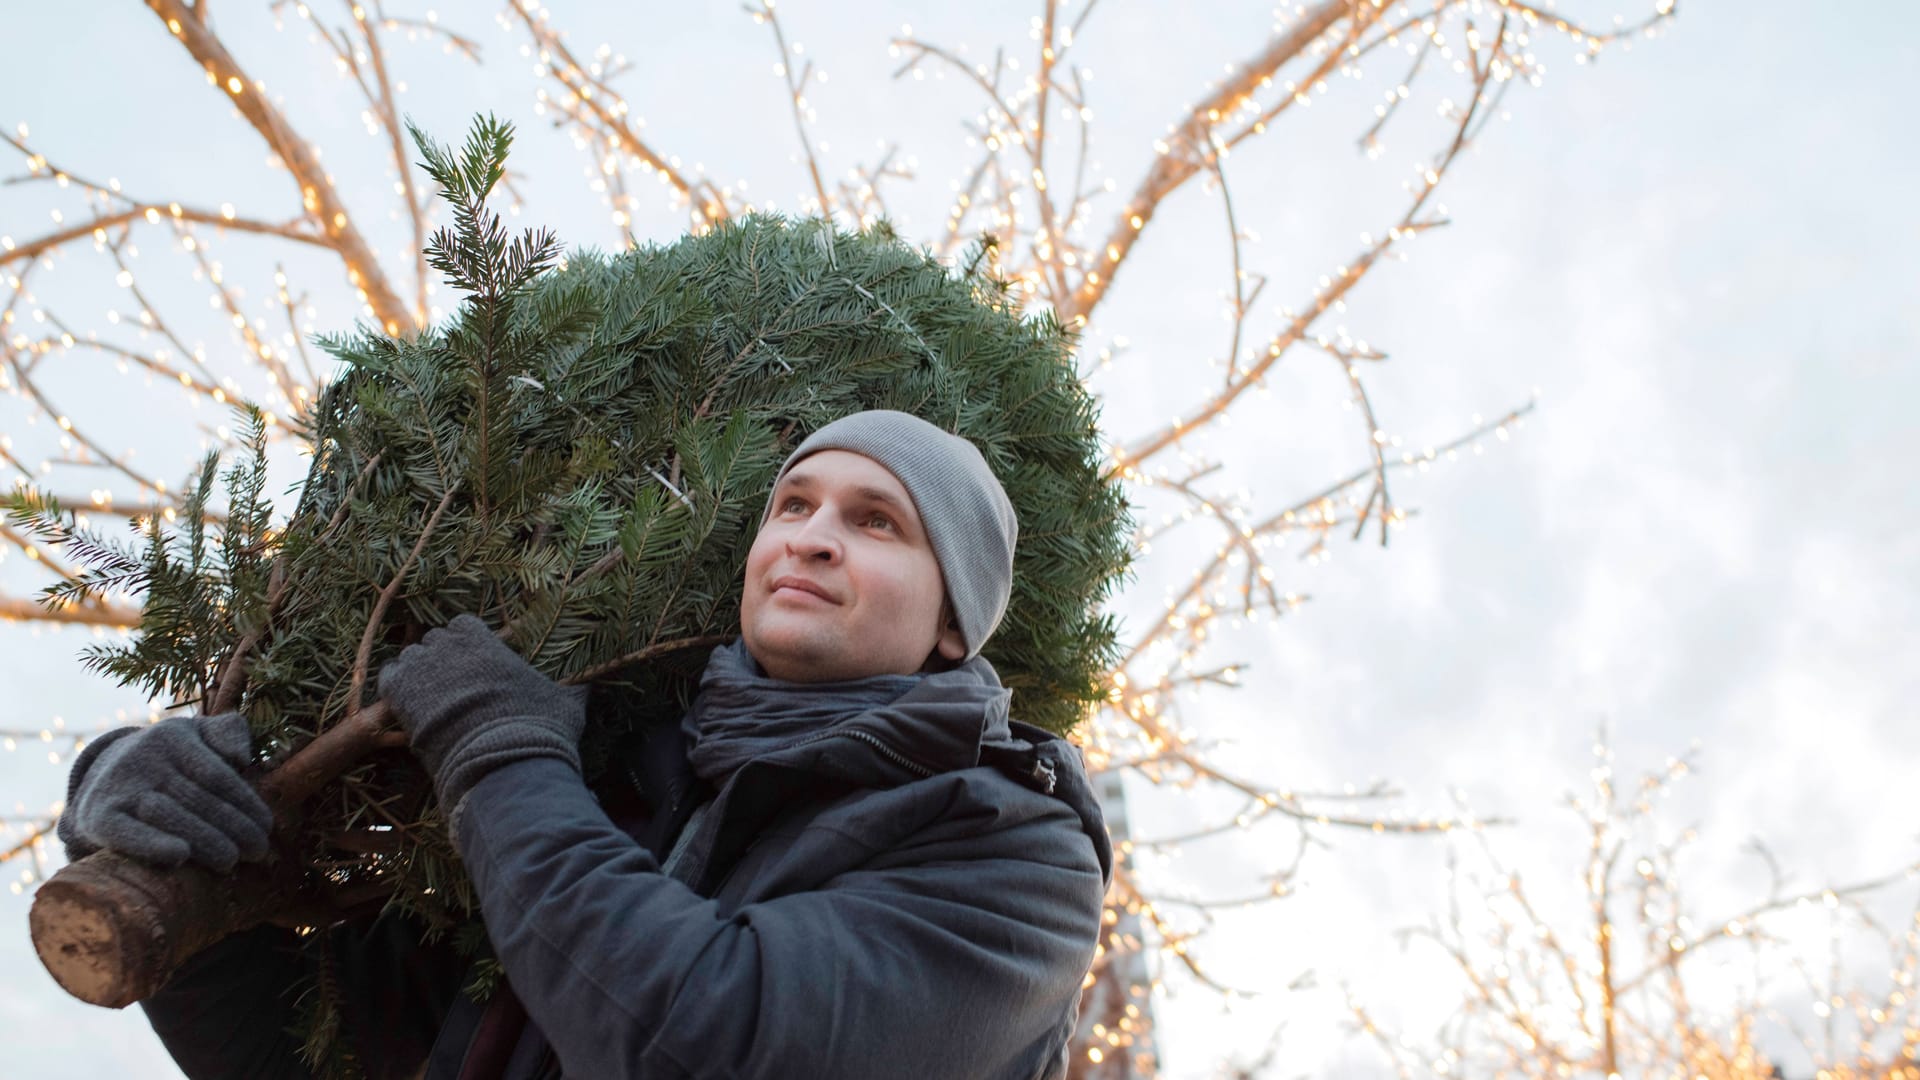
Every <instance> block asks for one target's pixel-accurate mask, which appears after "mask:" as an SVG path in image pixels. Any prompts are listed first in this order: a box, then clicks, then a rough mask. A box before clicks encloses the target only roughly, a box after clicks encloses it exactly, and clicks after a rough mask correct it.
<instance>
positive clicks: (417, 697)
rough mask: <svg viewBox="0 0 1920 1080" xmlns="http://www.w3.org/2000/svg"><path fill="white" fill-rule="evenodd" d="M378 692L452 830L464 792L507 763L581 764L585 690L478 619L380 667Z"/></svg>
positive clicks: (465, 618) (458, 623)
mask: <svg viewBox="0 0 1920 1080" xmlns="http://www.w3.org/2000/svg"><path fill="white" fill-rule="evenodd" d="M380 696H381V697H383V698H385V699H386V701H387V704H388V705H390V706H392V708H393V712H394V715H395V716H397V717H398V718H399V720H400V726H401V727H403V728H405V729H406V732H407V737H408V739H410V740H411V741H412V743H413V752H414V755H415V756H416V757H418V758H419V759H420V761H421V763H422V764H424V765H425V766H426V767H427V772H428V773H430V774H431V775H432V776H433V785H434V790H435V791H437V792H438V793H439V796H440V807H441V809H442V810H443V811H445V812H446V814H447V822H448V827H449V828H452V827H453V825H454V822H455V821H456V819H457V817H458V814H459V811H460V803H461V800H463V799H464V798H465V797H466V794H467V792H468V791H470V790H472V788H473V786H474V785H475V784H477V783H479V782H480V778H481V777H483V776H485V775H486V774H487V773H489V772H492V771H493V770H494V769H497V768H499V767H501V766H502V765H507V764H511V763H512V762H515V761H521V760H523V759H526V758H535V757H551V758H559V759H560V760H562V761H565V762H566V763H567V764H569V765H571V766H573V768H574V770H575V771H578V770H579V768H580V749H579V745H580V733H581V732H582V731H583V730H585V729H586V724H587V714H586V698H587V691H586V689H585V688H584V687H570V686H561V685H559V684H558V683H556V682H554V681H553V680H552V679H549V678H547V677H546V676H545V675H542V674H540V672H538V671H536V670H534V668H533V666H532V665H530V664H528V663H527V662H526V661H525V660H522V659H520V657H519V655H518V654H516V653H515V652H514V651H513V650H512V649H510V648H508V647H507V646H506V645H505V644H504V643H502V642H501V641H500V639H499V638H497V637H495V636H494V633H493V631H492V630H489V629H488V628H487V624H486V623H484V622H481V621H480V620H479V619H477V618H475V617H474V616H472V615H460V616H457V617H456V618H455V619H454V620H453V621H452V622H450V623H448V624H447V625H446V626H444V627H441V628H439V629H437V630H429V631H427V636H426V637H425V638H423V639H421V641H420V643H419V644H417V645H410V646H408V647H407V648H406V650H405V651H403V652H402V653H401V654H400V655H399V656H398V657H396V658H394V659H393V661H391V662H390V663H388V664H387V665H386V666H385V667H383V668H381V669H380Z"/></svg>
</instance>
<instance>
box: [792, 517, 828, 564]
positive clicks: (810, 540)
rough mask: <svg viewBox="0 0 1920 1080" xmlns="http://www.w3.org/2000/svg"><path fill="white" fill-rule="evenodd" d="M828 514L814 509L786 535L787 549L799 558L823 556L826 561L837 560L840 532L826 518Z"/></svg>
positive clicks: (818, 557)
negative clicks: (798, 525)
mask: <svg viewBox="0 0 1920 1080" xmlns="http://www.w3.org/2000/svg"><path fill="white" fill-rule="evenodd" d="M829 517H830V515H828V514H823V513H821V512H819V511H817V510H816V511H815V512H814V513H812V514H811V515H809V516H808V517H807V520H806V521H804V522H802V523H801V524H800V527H799V528H797V529H795V530H794V531H793V532H791V533H789V534H788V535H787V550H788V551H790V552H792V553H793V554H794V555H796V556H798V557H800V558H815V559H820V558H824V559H826V560H827V561H828V562H838V561H839V559H840V553H841V542H840V534H839V531H838V530H837V529H835V528H834V526H833V523H832V522H831V521H829V520H828V518H829Z"/></svg>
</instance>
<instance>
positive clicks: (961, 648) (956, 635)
mask: <svg viewBox="0 0 1920 1080" xmlns="http://www.w3.org/2000/svg"><path fill="white" fill-rule="evenodd" d="M933 651H934V652H936V653H939V654H940V655H941V657H943V658H945V659H946V660H949V661H956V662H957V661H959V660H960V659H961V658H962V657H965V656H966V655H967V639H966V637H965V636H963V635H962V634H961V633H960V624H959V623H958V622H956V621H955V620H953V619H948V620H947V625H946V627H945V628H944V629H942V630H941V631H940V638H939V640H938V641H935V642H934V643H933Z"/></svg>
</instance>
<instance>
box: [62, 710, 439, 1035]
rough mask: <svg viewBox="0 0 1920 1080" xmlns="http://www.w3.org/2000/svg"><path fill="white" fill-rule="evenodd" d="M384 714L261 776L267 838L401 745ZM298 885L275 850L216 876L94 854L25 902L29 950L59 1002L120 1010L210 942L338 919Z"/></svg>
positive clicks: (338, 728) (362, 714)
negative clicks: (270, 856)
mask: <svg viewBox="0 0 1920 1080" xmlns="http://www.w3.org/2000/svg"><path fill="white" fill-rule="evenodd" d="M386 718H387V709H386V706H385V705H384V704H376V705H374V706H372V707H370V708H366V709H362V710H360V711H359V712H357V713H355V714H353V715H351V716H349V717H347V718H346V719H345V720H342V721H341V722H340V723H338V724H336V725H334V726H333V727H331V728H329V729H327V730H326V731H325V732H323V733H321V734H320V735H319V736H317V737H315V738H314V740H313V741H312V742H310V743H308V744H307V745H306V746H305V747H304V748H302V749H301V750H300V751H299V752H298V753H296V754H294V755H292V756H291V757H289V758H288V759H287V760H286V761H285V762H283V763H281V765H280V767H279V768H277V769H275V770H274V771H272V772H271V773H268V774H266V775H265V776H264V777H262V778H261V780H260V782H259V791H260V795H261V797H262V798H263V799H265V800H266V802H267V805H268V806H269V807H271V808H272V809H273V816H274V823H275V830H276V833H277V834H280V835H284V834H285V833H286V832H287V831H289V830H288V826H289V825H290V824H292V821H293V818H294V817H295V815H296V813H297V811H298V808H299V806H300V804H301V803H302V802H304V801H305V800H306V799H307V797H308V796H310V795H312V794H313V793H314V792H315V791H317V790H318V789H319V788H320V787H321V786H322V785H324V784H326V783H327V782H328V781H329V780H332V779H333V778H335V777H337V776H339V775H340V774H341V773H343V772H345V771H346V770H347V769H349V768H351V767H352V766H353V765H354V764H356V763H357V762H359V761H360V760H361V759H362V758H364V757H365V756H366V755H367V754H369V753H371V752H372V751H374V750H378V749H381V748H382V747H386V746H395V745H399V746H404V745H405V736H404V735H401V734H399V733H397V732H388V731H383V730H382V728H383V727H384V726H385V723H386ZM305 877H306V875H305V872H304V868H303V867H301V866H299V865H298V864H297V862H296V861H295V860H293V859H290V858H288V857H286V856H285V855H284V854H281V855H277V856H276V858H275V859H274V860H273V861H272V862H270V863H268V864H267V865H265V866H254V865H246V864H242V865H241V866H240V867H239V868H237V869H236V870H234V871H233V872H232V873H229V874H221V873H216V872H214V871H211V870H207V869H203V868H201V867H198V866H194V865H192V864H187V865H183V866H179V867H172V868H168V867H159V866H153V865H151V864H149V863H142V862H138V861H135V860H133V859H128V858H126V857H124V856H121V855H116V854H114V853H112V852H110V851H100V852H95V853H94V854H92V855H89V856H87V857H86V858H84V859H81V860H79V861H78V862H75V863H73V864H71V865H69V866H67V867H65V868H63V869H62V870H61V871H60V872H59V873H57V874H55V875H53V876H52V877H51V878H48V879H47V881H46V883H45V884H43V885H41V886H40V889H39V891H38V892H36V893H35V894H34V898H33V908H32V910H31V911H30V912H29V914H28V923H29V925H30V928H31V931H32V934H33V947H34V951H35V952H37V953H39V955H40V962H41V963H42V964H45V965H46V968H47V971H48V973H49V974H51V975H52V976H53V979H54V981H55V982H57V983H59V984H60V986H61V988H63V989H64V990H66V991H67V992H68V993H69V994H72V995H73V996H74V997H77V998H79V999H80V1000H82V1001H85V1002H87V1003H89V1004H93V1005H101V1006H105V1007H106V1008H109V1009H122V1008H125V1007H127V1006H128V1005H131V1004H133V1003H134V1002H136V1001H140V1000H142V999H144V998H147V997H150V996H152V995H153V994H154V993H156V992H158V991H159V990H160V988H161V987H163V986H165V985H166V984H167V980H168V979H170V978H171V977H172V976H173V973H174V972H175V971H177V970H179V967H180V965H181V964H183V963H185V962H186V961H187V960H188V959H190V958H191V957H192V956H193V955H194V954H196V953H198V952H199V951H200V950H202V949H205V948H206V947H207V946H209V945H212V944H213V943H215V942H217V941H219V940H221V939H222V938H225V937H228V936H230V935H232V934H237V933H239V932H240V931H242V930H246V929H249V928H251V927H254V926H258V925H260V924H261V923H263V922H269V921H272V922H283V923H287V924H289V925H300V924H307V925H312V924H314V923H316V922H319V923H324V922H326V921H330V920H329V915H331V916H333V917H335V918H337V917H341V916H343V915H344V914H345V912H344V910H342V909H339V908H337V907H336V906H334V904H333V903H331V902H329V901H328V900H326V899H324V898H316V897H315V896H313V895H312V893H311V891H310V890H309V889H306V888H304V885H305ZM356 899H359V898H356Z"/></svg>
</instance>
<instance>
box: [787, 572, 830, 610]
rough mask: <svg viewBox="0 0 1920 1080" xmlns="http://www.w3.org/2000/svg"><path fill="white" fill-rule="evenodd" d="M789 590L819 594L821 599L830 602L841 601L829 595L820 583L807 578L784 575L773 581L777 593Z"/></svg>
mask: <svg viewBox="0 0 1920 1080" xmlns="http://www.w3.org/2000/svg"><path fill="white" fill-rule="evenodd" d="M787 590H792V591H794V592H801V593H806V594H808V595H810V596H817V597H819V598H820V599H822V600H825V601H827V602H828V603H833V604H837V603H839V601H838V600H835V599H834V598H833V597H832V596H830V595H828V593H827V590H825V589H823V588H821V587H820V586H818V585H815V584H814V583H813V582H811V581H808V580H806V579H805V578H797V577H783V578H779V579H777V580H775V581H774V583H773V591H774V592H776V593H777V592H784V591H787Z"/></svg>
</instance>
